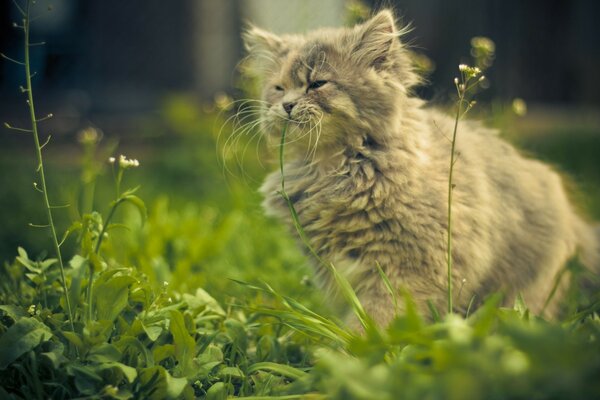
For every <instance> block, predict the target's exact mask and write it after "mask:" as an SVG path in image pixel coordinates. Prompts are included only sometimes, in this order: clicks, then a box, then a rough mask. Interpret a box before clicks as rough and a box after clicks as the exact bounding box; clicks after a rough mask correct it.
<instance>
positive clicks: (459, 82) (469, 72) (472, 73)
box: [446, 64, 485, 314]
mask: <svg viewBox="0 0 600 400" xmlns="http://www.w3.org/2000/svg"><path fill="white" fill-rule="evenodd" d="M458 69H459V71H460V79H459V78H454V85H455V86H456V93H457V94H458V100H457V101H456V115H455V117H454V130H453V131H452V142H451V145H450V167H449V171H448V221H447V235H446V236H447V247H446V251H447V254H446V259H447V264H446V267H447V271H446V272H447V275H448V288H447V297H448V314H452V313H453V311H454V306H453V293H452V289H453V288H452V267H453V263H452V195H453V193H454V188H455V184H454V165H455V164H456V161H457V156H458V154H457V152H456V136H457V133H458V121H459V120H460V119H461V118H462V117H463V116H464V115H465V114H466V113H467V112H468V111H469V110H470V109H471V108H472V107H473V106H474V105H475V102H474V101H468V100H467V98H466V97H467V93H469V91H471V90H474V89H475V88H476V87H477V86H478V85H479V83H481V82H482V81H483V80H484V79H485V78H484V76H483V75H481V69H479V68H478V67H470V66H468V65H465V64H461V65H459V66H458Z"/></svg>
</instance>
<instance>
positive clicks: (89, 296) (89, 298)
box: [86, 189, 122, 321]
mask: <svg viewBox="0 0 600 400" xmlns="http://www.w3.org/2000/svg"><path fill="white" fill-rule="evenodd" d="M117 190H118V189H117ZM121 202H122V200H121V199H117V200H116V201H115V203H114V205H113V206H112V207H111V208H110V211H109V212H108V217H107V218H106V221H105V222H104V225H103V226H102V231H101V232H100V236H99V237H98V241H97V242H96V246H95V248H94V253H96V255H98V254H99V253H100V246H102V239H103V238H104V234H105V233H106V229H107V227H108V225H109V223H110V220H111V219H112V217H113V215H114V214H115V211H116V210H117V207H118V206H119V204H121ZM93 284H94V266H93V264H92V263H91V262H90V278H89V281H88V286H87V292H86V299H87V307H88V311H87V318H88V320H90V321H91V320H92V308H93V307H92V287H93Z"/></svg>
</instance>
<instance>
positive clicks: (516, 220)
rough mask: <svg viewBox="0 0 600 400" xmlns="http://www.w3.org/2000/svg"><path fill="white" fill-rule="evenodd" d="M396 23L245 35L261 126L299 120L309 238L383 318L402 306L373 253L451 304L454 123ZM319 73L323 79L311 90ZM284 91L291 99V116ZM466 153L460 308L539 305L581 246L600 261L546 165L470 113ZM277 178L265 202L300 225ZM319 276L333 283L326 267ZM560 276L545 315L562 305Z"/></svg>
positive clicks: (458, 207)
mask: <svg viewBox="0 0 600 400" xmlns="http://www.w3.org/2000/svg"><path fill="white" fill-rule="evenodd" d="M401 34H402V31H401V30H399V29H397V27H396V24H395V22H394V18H393V15H392V13H391V12H390V11H387V10H384V11H381V12H379V13H378V14H377V15H375V16H374V17H372V19H370V20H369V21H367V22H365V23H364V24H362V25H357V26H355V27H353V28H341V29H324V30H318V31H315V32H310V33H308V34H306V35H303V36H301V35H288V36H276V35H274V34H272V33H268V32H265V31H262V30H260V29H259V28H255V27H253V28H252V29H251V30H249V31H248V32H247V33H246V34H245V36H244V40H245V42H246V47H247V49H248V50H249V55H250V57H253V56H254V55H256V56H257V58H261V59H262V60H263V61H265V60H266V62H268V63H269V64H270V66H269V68H268V69H265V70H264V71H263V72H262V73H261V74H262V78H263V83H264V88H263V100H264V101H265V103H264V107H263V109H262V112H261V121H262V129H263V132H264V134H265V135H266V136H267V137H270V138H272V139H275V140H279V135H280V134H281V128H282V124H283V123H284V121H287V122H289V123H290V125H289V132H288V140H289V143H287V144H286V146H287V147H286V164H285V166H284V171H285V179H286V190H287V192H288V195H289V196H290V198H291V199H292V200H293V201H294V206H295V208H296V210H297V212H298V216H299V219H300V222H301V224H302V226H303V228H304V230H305V232H306V234H307V236H308V238H309V240H310V243H311V245H312V247H313V248H314V249H315V250H316V251H317V252H318V254H319V255H320V257H322V258H323V259H325V260H328V261H330V262H332V263H334V265H335V266H336V268H338V269H339V270H340V271H341V272H342V273H344V274H345V275H346V276H347V277H348V278H349V279H350V280H351V282H352V283H353V284H354V287H355V289H356V291H357V294H358V296H359V299H360V300H361V301H362V303H363V305H364V306H365V308H366V310H367V311H368V312H369V313H371V315H372V316H373V317H374V318H375V319H376V320H377V321H378V322H379V323H380V324H382V325H384V324H386V323H388V322H389V321H390V320H391V318H392V317H393V313H394V307H393V306H392V302H391V298H390V296H389V294H388V291H387V289H386V287H385V285H384V282H383V281H382V279H381V277H380V276H379V274H378V272H377V267H376V265H377V264H379V265H380V266H381V267H382V268H383V270H384V272H385V273H386V274H387V276H388V277H389V279H390V280H391V282H392V283H393V284H394V285H395V286H397V287H400V286H402V287H405V288H406V289H408V290H409V291H410V292H411V293H412V295H413V296H414V298H415V300H416V301H417V303H418V305H419V307H421V308H422V309H423V310H425V309H426V308H427V302H428V301H431V302H433V304H434V305H436V306H437V307H438V308H439V309H444V308H445V306H446V293H447V288H446V280H447V276H446V234H447V233H446V232H447V185H448V172H449V171H448V162H449V161H448V160H449V156H450V142H449V140H448V137H449V136H450V135H451V133H452V130H453V122H454V121H453V118H451V117H449V116H447V115H445V114H444V113H442V112H440V111H437V110H434V109H431V108H427V107H425V103H424V102H423V101H422V100H420V99H418V98H416V97H412V96H411V90H410V89H411V88H412V87H413V86H414V85H415V84H417V83H418V82H419V79H420V78H419V76H418V75H417V74H416V73H415V72H414V71H413V68H412V63H411V60H410V54H409V52H408V51H407V50H406V49H405V47H404V46H403V44H402V42H401ZM258 56H259V57H258ZM316 81H319V82H321V83H322V82H326V83H325V84H322V85H321V86H320V87H316V88H312V86H311V84H312V83H313V82H316ZM284 103H293V104H294V107H293V109H292V112H291V114H290V115H288V114H287V113H286V112H285V111H284V107H283V104H284ZM457 152H458V153H459V158H458V162H457V163H456V165H455V174H454V175H455V177H456V178H455V181H454V182H455V184H456V187H455V189H454V190H455V191H454V202H453V221H454V223H453V241H454V252H453V261H454V271H453V276H452V280H453V285H454V287H455V288H459V287H462V290H461V291H460V297H458V298H455V299H454V302H455V305H456V308H457V310H462V311H464V310H466V308H467V306H468V304H469V303H470V302H471V301H472V299H475V304H477V303H478V302H479V301H481V300H482V299H484V298H485V297H486V296H487V295H488V294H490V293H491V292H494V291H503V292H504V293H505V299H506V301H507V302H512V301H513V300H514V298H515V296H516V295H518V294H522V295H523V297H524V299H525V302H526V304H527V305H528V306H529V307H530V309H531V310H532V311H534V312H536V313H539V312H541V311H542V309H543V308H544V303H545V302H546V300H547V298H548V296H549V295H550V292H551V290H552V287H553V285H554V281H555V277H556V276H557V274H558V272H559V271H560V270H561V268H562V267H563V265H564V264H565V262H566V261H567V260H568V259H569V258H570V257H572V256H573V255H574V254H575V253H576V252H577V251H581V252H582V259H583V261H584V262H585V263H586V265H587V266H589V267H590V268H597V265H598V259H599V256H598V253H599V250H598V248H599V246H598V242H599V240H598V235H597V234H596V233H595V232H594V231H593V229H592V228H591V227H590V226H589V225H588V224H586V223H585V222H584V221H583V220H582V219H581V218H579V217H578V216H577V215H576V213H575V212H574V210H573V208H572V207H571V205H570V204H569V201H568V200H567V197H566V195H565V191H564V189H563V185H562V183H561V179H560V177H559V176H558V175H557V174H556V173H555V172H553V171H552V170H551V168H549V167H548V166H546V165H544V164H543V163H541V162H538V161H535V160H531V159H528V158H525V157H523V156H521V155H520V154H519V153H518V152H517V151H516V150H515V149H514V148H513V147H511V146H510V145H509V144H507V143H506V142H504V141H503V140H501V139H500V138H498V136H497V135H496V132H494V131H492V130H490V129H487V128H485V127H483V126H482V125H480V124H478V123H475V122H470V121H463V122H461V124H460V126H459V132H458V143H457ZM279 188H280V176H279V172H274V173H272V174H270V175H269V176H268V177H267V178H266V180H265V182H264V184H263V186H262V188H261V191H262V193H263V194H264V196H265V201H264V208H265V211H266V212H267V214H269V215H272V216H275V217H277V218H280V219H281V220H282V221H284V222H286V223H287V224H288V225H289V226H290V227H291V228H292V227H293V224H292V220H291V217H290V214H289V211H288V208H287V205H286V204H285V202H284V201H283V199H282V198H281V196H280V195H279V194H278V190H279ZM317 277H318V281H319V282H320V283H321V284H322V286H323V287H325V288H327V289H328V290H330V291H333V290H334V284H333V282H332V278H331V277H330V276H329V275H328V273H327V271H325V270H323V269H322V268H321V267H319V266H318V265H317ZM565 283H566V282H565ZM564 286H565V285H564V284H561V285H560V286H559V290H558V292H557V293H556V295H555V296H554V299H553V301H552V302H551V304H550V305H549V307H547V308H546V313H547V315H549V316H552V315H555V314H556V311H557V309H558V307H557V306H558V305H559V303H560V299H561V294H562V292H563V291H564ZM457 292H458V291H457V290H455V295H457Z"/></svg>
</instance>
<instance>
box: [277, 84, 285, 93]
mask: <svg viewBox="0 0 600 400" xmlns="http://www.w3.org/2000/svg"><path fill="white" fill-rule="evenodd" d="M275 90H277V91H278V92H283V91H284V90H285V89H283V87H282V86H279V85H275Z"/></svg>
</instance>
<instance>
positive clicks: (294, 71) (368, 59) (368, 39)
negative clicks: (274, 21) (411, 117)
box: [244, 10, 419, 149]
mask: <svg viewBox="0 0 600 400" xmlns="http://www.w3.org/2000/svg"><path fill="white" fill-rule="evenodd" d="M402 33H403V31H402V30H399V29H398V28H397V27H396V24H395V22H394V17H393V14H392V13H391V12H390V11H388V10H383V11H381V12H379V13H377V14H376V15H375V16H373V17H372V18H371V19H369V20H368V21H366V22H365V23H363V24H360V25H356V26H354V27H352V28H339V29H322V30H317V31H313V32H309V33H307V34H306V35H282V36H278V35H275V34H273V33H270V32H267V31H264V30H262V29H259V28H256V27H252V28H250V29H249V30H248V31H246V32H245V33H244V42H245V46H246V49H247V50H248V53H249V57H250V59H251V60H252V61H254V63H253V64H251V65H253V68H254V70H255V71H254V72H255V73H256V74H257V75H259V77H260V78H261V82H262V86H263V87H262V100H263V102H262V103H261V104H262V112H261V120H262V128H263V131H264V133H266V134H267V135H271V136H275V137H277V136H279V135H280V134H281V130H282V127H283V124H284V123H285V122H286V121H288V122H289V125H288V138H289V142H291V143H295V145H297V146H303V147H305V148H306V147H307V146H309V147H312V146H314V147H315V149H316V147H317V145H318V146H319V147H327V146H331V145H334V144H336V143H344V144H349V143H351V142H352V141H357V140H361V138H360V136H361V135H364V133H365V132H369V135H372V134H375V135H377V134H382V133H381V132H384V131H386V128H387V125H388V124H390V123H393V120H394V118H395V117H396V115H397V113H398V112H399V111H400V109H401V107H402V99H403V98H406V95H407V92H408V90H409V89H410V88H411V87H412V86H414V85H415V84H416V83H418V81H419V78H418V76H417V75H416V74H415V72H414V71H413V67H412V62H411V60H410V56H409V53H408V51H407V50H406V48H405V47H404V46H403V44H402V43H401V42H400V36H401V35H402ZM396 119H397V118H396ZM375 140H379V139H378V138H375ZM380 140H385V138H384V137H382V138H380ZM317 141H318V143H317Z"/></svg>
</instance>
